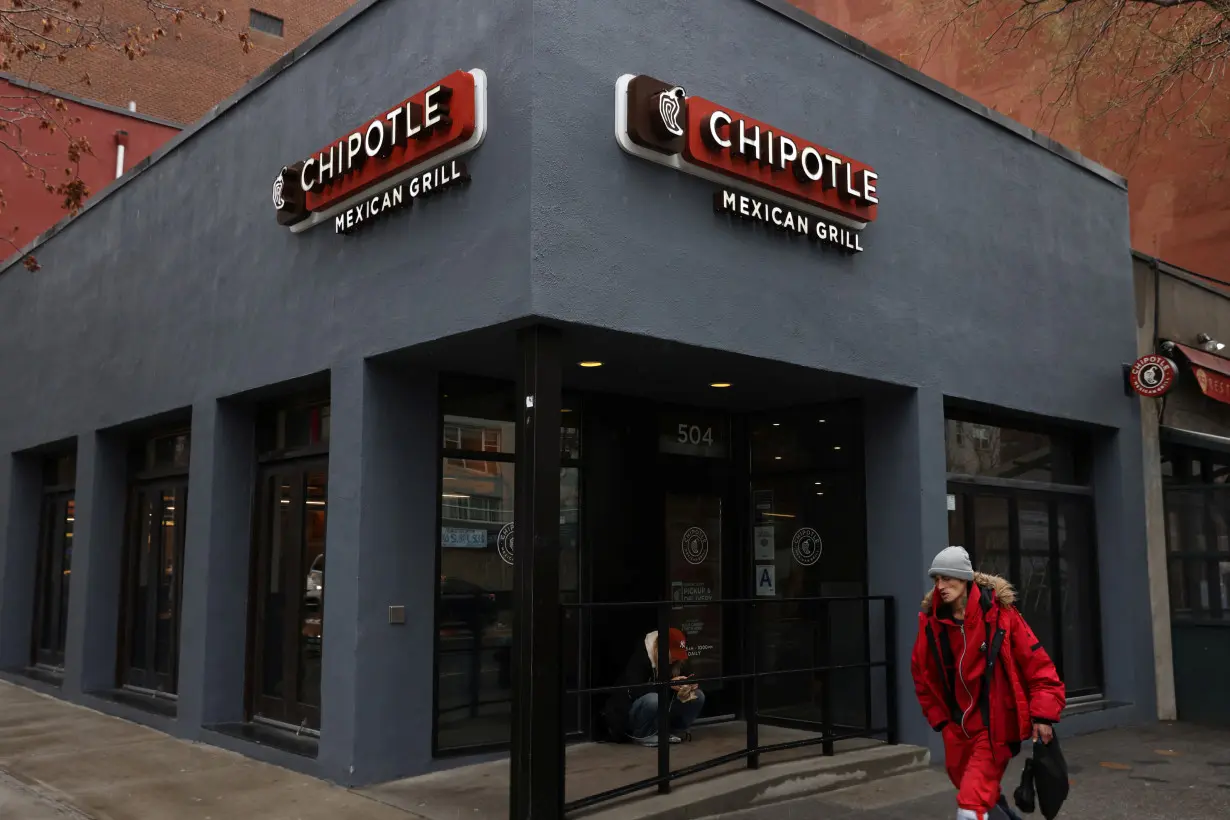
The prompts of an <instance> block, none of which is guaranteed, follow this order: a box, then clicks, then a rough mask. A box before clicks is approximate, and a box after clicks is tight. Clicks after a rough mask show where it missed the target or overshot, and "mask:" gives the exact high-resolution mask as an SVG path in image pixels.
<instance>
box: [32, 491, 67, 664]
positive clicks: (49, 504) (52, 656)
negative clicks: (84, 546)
mask: <svg viewBox="0 0 1230 820" xmlns="http://www.w3.org/2000/svg"><path fill="white" fill-rule="evenodd" d="M75 511H76V503H75V501H74V498H73V494H72V493H52V494H48V495H46V496H44V500H43V520H42V528H41V536H40V543H39V551H38V576H37V577H38V590H37V592H36V597H35V609H34V653H33V654H34V663H35V664H36V665H39V666H47V667H51V668H54V669H62V668H64V645H65V642H66V638H67V634H68V588H69V581H70V579H71V576H72V569H73V521H74V518H75V515H74V514H75Z"/></svg>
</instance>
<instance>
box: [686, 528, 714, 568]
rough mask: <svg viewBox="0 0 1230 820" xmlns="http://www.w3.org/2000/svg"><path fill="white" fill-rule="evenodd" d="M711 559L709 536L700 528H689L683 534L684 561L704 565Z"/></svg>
mask: <svg viewBox="0 0 1230 820" xmlns="http://www.w3.org/2000/svg"><path fill="white" fill-rule="evenodd" d="M708 557H709V536H707V535H705V531H704V530H702V529H701V528H700V527H688V529H687V531H686V532H684V534H683V559H684V560H685V561H687V562H688V563H689V564H703V563H704V561H705V559H706V558H708Z"/></svg>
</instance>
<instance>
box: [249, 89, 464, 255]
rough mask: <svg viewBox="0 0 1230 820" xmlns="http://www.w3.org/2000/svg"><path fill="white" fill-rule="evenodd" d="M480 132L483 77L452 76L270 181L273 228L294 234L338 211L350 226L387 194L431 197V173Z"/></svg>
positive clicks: (435, 173) (435, 174)
mask: <svg viewBox="0 0 1230 820" xmlns="http://www.w3.org/2000/svg"><path fill="white" fill-rule="evenodd" d="M486 131H487V76H486V74H485V73H484V72H483V71H482V70H481V69H470V70H469V71H455V72H453V73H452V74H449V75H448V76H447V77H444V78H443V79H441V80H439V81H438V82H435V83H432V84H431V85H430V86H428V87H427V88H424V89H422V90H421V91H419V92H417V93H415V94H412V95H411V96H410V97H408V98H406V99H405V100H403V101H401V102H400V103H398V104H397V105H395V106H393V107H392V108H389V109H387V110H386V111H384V112H382V113H380V114H378V115H377V116H375V117H373V118H371V119H370V120H368V121H367V122H365V123H363V124H362V125H361V126H359V127H357V128H354V129H352V130H351V131H349V132H348V133H346V134H344V135H342V136H341V137H339V138H338V139H336V140H334V141H333V142H331V143H329V144H328V145H326V146H324V147H323V148H321V149H320V150H318V151H315V152H313V153H312V154H311V155H310V156H308V157H306V158H304V159H302V160H300V161H298V162H296V163H294V164H292V165H287V166H285V167H283V168H282V170H281V171H280V172H279V173H278V174H277V175H276V176H275V178H274V181H273V195H272V199H273V206H274V209H275V211H276V213H277V220H278V224H279V225H285V226H288V227H290V229H291V231H293V232H295V233H298V232H300V231H304V230H307V229H308V228H310V227H312V226H313V225H316V224H319V223H320V222H324V221H326V220H328V219H330V218H331V217H334V216H336V215H339V214H340V215H341V216H342V217H343V220H344V221H345V220H346V217H348V216H349V217H350V219H349V222H350V224H351V225H352V226H353V224H354V216H356V215H359V216H360V221H361V219H362V213H366V214H368V215H369V216H370V214H371V213H372V210H373V206H372V204H371V203H372V202H373V201H378V203H380V204H383V200H382V199H381V200H376V199H374V197H375V195H376V194H379V193H381V192H382V191H385V190H386V189H394V188H396V189H397V190H402V189H401V188H398V186H400V185H401V184H402V183H406V184H407V185H406V186H405V190H406V191H407V192H408V191H410V190H411V186H412V187H413V188H414V190H422V191H426V192H430V191H431V190H432V186H433V181H435V182H436V183H437V184H438V183H439V180H440V178H441V174H440V172H439V171H438V170H437V169H439V168H452V167H454V166H456V163H452V164H450V163H449V161H450V160H453V159H455V158H457V157H459V156H462V155H463V154H466V153H469V152H470V151H473V150H474V149H475V148H477V147H478V146H479V145H480V144H481V143H482V141H483V138H484V137H485V136H486ZM465 179H467V180H468V175H465ZM394 193H395V192H394ZM403 196H404V194H403ZM389 200H390V202H392V201H393V197H392V196H391V197H390V198H389ZM356 209H357V213H356V214H347V213H346V212H347V211H348V210H356ZM385 209H386V210H387V209H388V208H387V206H386V208H385ZM359 212H361V213H359Z"/></svg>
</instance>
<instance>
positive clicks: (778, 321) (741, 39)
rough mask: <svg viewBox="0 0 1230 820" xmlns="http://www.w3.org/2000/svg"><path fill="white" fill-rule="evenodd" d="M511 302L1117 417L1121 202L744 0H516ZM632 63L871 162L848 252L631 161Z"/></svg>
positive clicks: (1095, 181)
mask: <svg viewBox="0 0 1230 820" xmlns="http://www.w3.org/2000/svg"><path fill="white" fill-rule="evenodd" d="M535 9H536V14H535V41H534V49H535V51H534V53H535V66H534V70H535V79H536V86H535V90H534V94H535V107H534V110H535V121H534V145H533V151H534V166H533V180H534V181H533V231H534V233H533V241H534V266H533V305H534V311H535V313H538V314H542V315H546V316H558V317H566V318H568V319H569V320H571V321H576V322H583V323H587V324H595V325H599V326H603V327H613V328H619V329H624V330H630V331H635V332H639V333H645V334H648V335H652V336H659V337H664V338H670V339H677V340H680V341H686V342H691V343H695V344H700V345H705V346H711V347H716V348H720V349H730V350H737V351H739V352H743V353H749V354H754V355H760V356H765V357H768V358H775V359H778V358H785V359H787V360H789V361H792V362H796V363H799V364H803V365H808V366H813V367H820V368H824V369H832V370H837V371H841V372H846V373H851V374H856V375H860V376H867V377H870V378H874V379H880V380H884V381H889V382H895V383H903V384H914V385H933V386H936V387H938V388H939V389H940V390H941V391H942V392H943V393H944V394H945V395H947V396H958V397H966V398H976V399H978V400H980V401H984V402H987V403H989V404H996V405H1002V406H1007V407H1015V408H1018V409H1022V410H1031V411H1035V412H1039V413H1043V414H1046V415H1053V416H1064V417H1070V418H1078V419H1085V420H1088V421H1096V422H1099V423H1103V424H1108V425H1111V426H1118V425H1120V424H1123V423H1126V421H1127V420H1128V419H1129V417H1130V414H1131V413H1132V412H1133V411H1132V409H1131V405H1130V402H1128V401H1126V400H1124V399H1122V391H1121V390H1120V388H1119V384H1120V382H1119V379H1120V373H1119V370H1118V364H1119V362H1121V361H1130V360H1131V358H1132V353H1133V351H1134V349H1135V346H1134V345H1135V343H1134V336H1133V326H1132V311H1133V307H1132V289H1131V264H1130V256H1129V250H1128V210H1127V196H1126V193H1125V192H1124V191H1123V190H1122V189H1120V188H1118V187H1116V186H1114V185H1112V184H1110V183H1108V182H1106V181H1105V180H1103V179H1101V178H1099V177H1096V176H1094V175H1093V174H1091V173H1088V172H1086V171H1083V170H1081V169H1079V168H1077V167H1076V166H1075V165H1073V164H1071V163H1069V162H1066V161H1065V160H1063V159H1060V158H1059V157H1057V156H1055V155H1053V154H1050V153H1048V152H1046V151H1043V150H1040V149H1039V148H1038V146H1036V145H1034V144H1033V143H1031V142H1029V141H1027V140H1024V139H1022V138H1021V137H1020V136H1018V135H1016V134H1013V133H1010V132H1008V131H1007V130H1005V129H1003V128H1001V127H999V126H997V125H995V124H992V123H990V122H988V121H987V120H984V119H982V118H979V117H976V116H974V115H972V114H971V113H970V112H969V111H967V110H965V109H963V108H960V107H958V106H957V105H954V104H953V103H951V102H950V101H948V100H946V99H944V98H942V97H939V96H938V95H936V94H933V93H931V92H930V91H927V90H924V89H922V88H921V87H919V86H917V85H914V84H912V83H910V82H909V81H907V80H905V79H903V78H901V77H899V76H897V75H895V74H893V73H891V72H889V71H886V70H884V69H882V68H880V67H878V66H876V65H873V64H872V63H871V62H869V61H867V60H865V59H863V58H861V57H859V56H856V55H854V54H852V53H850V52H847V51H845V50H843V49H841V48H839V47H838V46H837V45H835V44H833V43H832V42H830V41H828V40H826V39H824V38H822V37H820V36H818V35H817V34H816V33H815V32H813V31H811V30H809V29H807V28H804V27H803V26H800V25H798V24H797V23H794V22H792V21H789V20H787V19H786V18H784V17H782V16H781V15H779V14H777V13H776V12H774V11H772V10H770V9H767V8H765V7H764V6H762V5H760V4H759V3H756V2H753V0H713V1H712V2H707V3H705V4H704V5H703V7H702V6H700V5H697V4H695V3H690V2H686V0H627V2H621V3H582V4H576V3H571V2H567V0H535ZM624 73H633V74H637V73H645V74H651V75H653V76H656V77H659V78H661V79H664V80H668V81H672V82H678V83H680V84H682V85H684V86H685V87H686V88H687V89H688V91H689V93H692V94H698V95H701V96H704V97H706V98H708V99H711V100H714V101H717V102H718V103H719V104H722V105H727V106H730V107H732V108H734V109H735V110H738V111H741V112H743V113H746V114H748V115H750V116H754V117H757V118H759V119H761V120H764V121H767V122H769V123H772V124H774V125H776V126H778V127H780V128H782V129H785V130H787V131H791V132H793V133H795V134H799V135H801V136H804V137H806V138H809V139H813V140H815V141H817V142H819V143H820V144H822V145H824V146H826V147H829V148H832V149H834V150H836V151H840V152H845V153H847V154H849V155H851V156H854V157H855V158H857V159H859V160H862V161H865V162H868V163H870V164H872V165H873V166H874V167H875V168H876V170H877V171H878V172H879V174H880V185H879V191H880V198H881V204H880V212H879V213H880V216H879V219H878V220H877V221H876V222H875V223H873V225H872V226H870V227H869V228H868V229H867V230H866V231H865V232H864V237H863V244H864V246H865V247H866V248H867V251H866V252H864V253H862V254H859V255H857V256H855V257H853V258H844V257H840V256H838V255H836V254H832V253H826V252H823V251H821V250H820V249H818V248H814V247H811V246H809V245H808V244H807V243H802V242H790V241H786V240H785V239H783V238H781V237H778V236H774V235H768V234H766V233H765V232H762V231H759V230H757V231H748V230H745V229H744V228H743V226H740V225H737V224H736V225H729V224H727V221H726V218H724V217H719V216H717V215H715V214H714V213H713V208H712V203H711V194H712V192H713V190H714V187H715V186H713V185H712V184H710V183H708V182H705V181H703V180H699V179H696V178H693V177H690V176H688V175H685V174H681V173H677V172H674V171H671V170H669V169H666V168H663V167H660V166H657V165H654V164H652V163H649V162H646V161H644V160H640V159H638V158H635V157H631V156H628V155H626V154H625V153H624V152H622V151H621V150H620V149H619V147H618V146H617V144H616V142H615V139H614V135H613V130H614V129H613V122H614V105H615V103H614V99H615V80H616V78H617V77H619V75H621V74H624Z"/></svg>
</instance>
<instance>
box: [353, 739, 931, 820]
mask: <svg viewBox="0 0 1230 820" xmlns="http://www.w3.org/2000/svg"><path fill="white" fill-rule="evenodd" d="M866 743H867V742H866V741H862V742H861V745H860V747H858V748H851V746H850V745H846V744H845V743H843V742H839V743H838V744H837V747H838V753H837V754H836V755H833V756H831V757H825V756H822V755H813V756H807V757H797V756H793V757H792V756H791V755H790V754H788V753H783V754H779V755H778V756H773V755H766V756H764V757H763V758H762V761H761V766H760V768H759V769H756V770H751V769H748V768H746V764H744V763H743V762H742V761H740V762H736V763H731V764H728V765H725V766H721V767H718V768H714V769H709V770H706V771H703V772H700V773H698V774H695V775H693V776H691V777H688V778H684V779H682V780H680V781H678V782H677V783H676V784H675V785H674V788H673V790H672V792H671V793H670V794H666V795H660V794H657V793H656V792H655V791H653V790H652V789H647V790H645V791H643V792H639V793H637V794H635V795H632V796H629V797H625V798H622V799H620V800H617V801H611V802H609V803H603V804H600V805H598V806H594V807H592V808H589V809H585V810H581V811H576V812H572V813H571V814H569V815H568V817H569V818H570V820H572V819H573V818H585V820H692V818H697V817H704V816H709V815H722V814H725V813H727V812H732V811H739V810H741V809H748V808H756V807H760V806H767V805H772V804H774V803H780V802H785V801H788V800H797V799H799V798H801V797H808V796H810V795H814V794H820V793H822V792H827V791H832V790H834V789H841V788H846V787H849V786H854V785H858V784H861V783H868V782H872V781H875V780H879V779H882V778H888V777H893V776H896V775H899V774H904V773H907V772H913V771H918V770H920V769H924V768H926V767H927V766H928V765H929V763H930V752H929V751H928V750H927V749H925V748H923V747H919V746H903V745H897V746H888V745H883V744H875V745H870V746H868V745H866ZM851 745H853V744H851ZM843 746H844V747H845V748H843ZM676 748H679V747H676ZM630 750H631V747H628V746H609V745H606V744H578V745H575V746H571V747H569V749H568V753H567V758H568V763H567V765H568V767H569V769H570V770H573V771H574V772H575V774H576V775H578V777H574V778H573V779H572V780H571V781H570V782H571V783H572V785H571V786H570V788H569V798H570V799H575V798H577V797H581V796H583V795H582V794H577V793H575V789H576V787H577V786H581V785H582V784H581V783H579V782H578V780H582V779H585V780H589V779H591V778H592V774H591V775H589V776H588V777H582V776H581V771H579V770H582V769H584V770H589V771H590V772H591V773H592V772H594V771H597V770H601V771H602V772H603V773H604V777H605V778H609V782H603V783H597V782H585V783H584V786H583V788H584V791H585V792H587V793H591V794H592V793H597V792H598V791H603V790H605V789H610V788H615V787H618V786H620V785H622V784H624V783H628V782H630V781H635V780H637V779H640V774H639V773H635V772H634V771H633V770H632V767H629V766H628V765H627V763H626V762H625V761H622V759H620V753H622V752H627V751H630ZM636 751H637V752H645V753H647V754H646V755H645V756H646V759H647V760H652V757H650V756H652V755H654V754H656V753H655V752H654V751H653V750H650V749H636ZM796 752H797V750H796ZM590 758H593V759H592V760H591V759H590ZM597 758H604V759H605V758H610V759H609V760H608V762H609V763H610V764H611V765H610V766H604V767H598V766H597V765H596V764H597V763H598V762H599V761H598V760H597ZM361 793H362V794H364V795H366V796H368V797H371V798H373V799H375V800H378V801H380V802H382V803H385V804H387V805H391V806H396V807H398V808H402V809H405V810H408V811H410V812H413V813H414V814H415V815H416V816H418V817H423V818H425V819H426V820H455V819H456V818H457V817H458V816H464V817H466V818H467V820H505V818H507V817H508V761H507V760H499V761H491V762H487V763H479V764H475V765H472V766H463V767H459V768H456V769H450V770H448V771H443V772H437V773H435V774H430V775H425V776H422V777H415V778H410V779H407V780H399V781H395V782H393V783H385V784H383V785H380V786H374V787H371V788H368V789H364V790H362V792H361Z"/></svg>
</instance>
